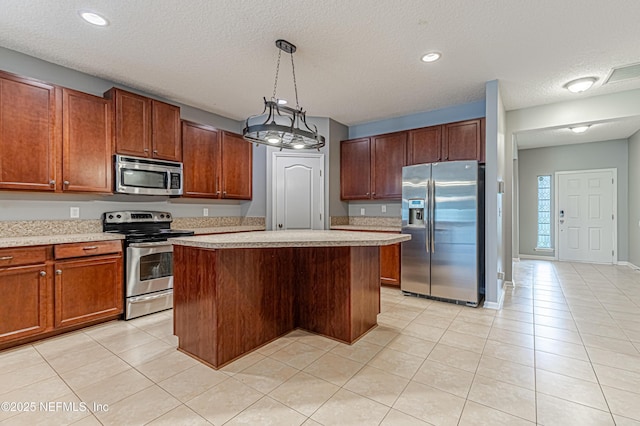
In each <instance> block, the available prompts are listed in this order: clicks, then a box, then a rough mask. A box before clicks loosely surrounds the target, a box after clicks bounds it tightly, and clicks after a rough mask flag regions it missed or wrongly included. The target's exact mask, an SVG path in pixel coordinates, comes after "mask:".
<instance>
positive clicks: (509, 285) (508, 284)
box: [502, 281, 516, 288]
mask: <svg viewBox="0 0 640 426" xmlns="http://www.w3.org/2000/svg"><path fill="white" fill-rule="evenodd" d="M515 286H516V285H515V283H514V282H513V281H505V282H504V284H502V288H505V287H515Z"/></svg>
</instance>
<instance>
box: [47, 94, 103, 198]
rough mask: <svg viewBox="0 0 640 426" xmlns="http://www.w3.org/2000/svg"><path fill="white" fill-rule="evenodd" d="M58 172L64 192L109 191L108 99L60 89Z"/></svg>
mask: <svg viewBox="0 0 640 426" xmlns="http://www.w3.org/2000/svg"><path fill="white" fill-rule="evenodd" d="M62 108H63V112H62V117H63V126H62V129H63V137H62V170H61V171H62V174H61V175H59V176H58V178H57V182H58V183H61V185H58V186H59V187H61V188H62V190H64V191H76V192H105V193H108V192H111V191H112V185H113V184H112V168H113V167H112V160H111V156H112V154H113V138H112V133H111V130H112V119H111V102H110V101H109V100H108V99H104V98H100V97H97V96H93V95H89V94H86V93H82V92H77V91H75V90H71V89H63V90H62Z"/></svg>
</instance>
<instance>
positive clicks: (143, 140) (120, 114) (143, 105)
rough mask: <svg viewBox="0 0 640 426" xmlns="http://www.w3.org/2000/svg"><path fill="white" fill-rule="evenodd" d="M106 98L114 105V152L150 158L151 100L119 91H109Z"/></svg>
mask: <svg viewBox="0 0 640 426" xmlns="http://www.w3.org/2000/svg"><path fill="white" fill-rule="evenodd" d="M106 96H107V98H113V100H114V105H115V108H114V109H115V117H114V122H115V140H116V152H117V153H118V154H124V155H135V156H138V157H151V153H150V152H149V148H150V146H151V99H149V98H146V97H144V96H140V95H136V94H134V93H129V92H125V91H124V90H120V89H111V90H110V91H109V92H107V93H106Z"/></svg>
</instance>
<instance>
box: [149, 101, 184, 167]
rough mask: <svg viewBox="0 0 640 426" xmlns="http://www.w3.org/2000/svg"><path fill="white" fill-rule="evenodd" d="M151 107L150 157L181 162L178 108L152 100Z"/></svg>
mask: <svg viewBox="0 0 640 426" xmlns="http://www.w3.org/2000/svg"><path fill="white" fill-rule="evenodd" d="M151 105H152V106H151V111H152V117H153V118H152V120H151V128H152V129H153V133H152V135H153V136H152V144H151V146H152V149H153V150H152V157H153V158H158V159H161V160H171V161H182V146H181V143H180V108H179V107H177V106H175V105H169V104H165V103H164V102H160V101H156V100H152V101H151Z"/></svg>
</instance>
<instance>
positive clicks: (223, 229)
mask: <svg viewBox="0 0 640 426" xmlns="http://www.w3.org/2000/svg"><path fill="white" fill-rule="evenodd" d="M187 230H188V231H193V232H194V233H195V234H196V235H205V234H225V233H234V232H251V231H264V226H260V225H238V226H214V227H209V228H191V229H189V228H187Z"/></svg>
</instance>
